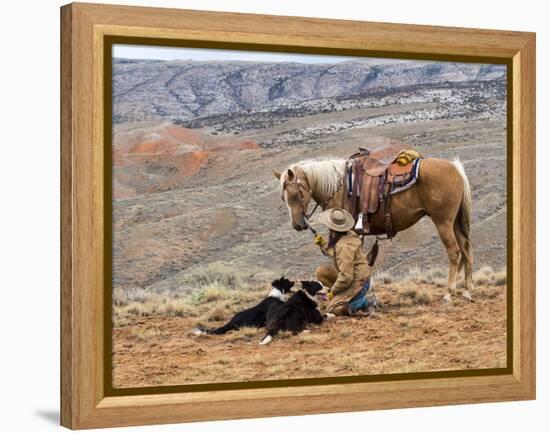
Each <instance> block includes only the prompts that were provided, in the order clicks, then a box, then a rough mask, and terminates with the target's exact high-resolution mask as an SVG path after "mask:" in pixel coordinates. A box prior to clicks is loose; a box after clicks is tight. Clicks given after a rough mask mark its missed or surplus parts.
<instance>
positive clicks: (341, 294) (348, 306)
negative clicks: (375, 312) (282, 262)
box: [315, 208, 375, 315]
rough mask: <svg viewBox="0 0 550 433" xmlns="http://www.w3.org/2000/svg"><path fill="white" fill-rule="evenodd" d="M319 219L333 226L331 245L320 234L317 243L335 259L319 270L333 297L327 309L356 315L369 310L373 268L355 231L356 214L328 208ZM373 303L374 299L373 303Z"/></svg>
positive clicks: (323, 282)
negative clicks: (371, 270) (354, 217)
mask: <svg viewBox="0 0 550 433" xmlns="http://www.w3.org/2000/svg"><path fill="white" fill-rule="evenodd" d="M319 222H320V223H322V224H324V225H325V226H326V227H328V228H329V230H330V235H329V241H328V244H326V242H325V241H324V239H323V238H322V237H320V236H317V237H316V243H317V244H318V245H320V246H321V248H322V249H323V252H324V253H325V255H327V256H329V257H331V258H332V260H333V262H332V263H327V264H323V265H321V266H319V267H318V268H317V270H316V271H315V275H316V277H317V280H319V281H320V282H321V283H322V284H323V285H324V286H325V289H323V291H324V292H326V293H327V295H328V298H329V301H328V304H327V305H326V306H325V309H326V312H327V313H332V314H335V315H354V314H356V313H357V312H358V311H360V310H368V308H369V306H370V305H369V297H367V292H368V290H369V288H370V269H369V265H368V260H367V256H366V254H365V252H364V251H363V244H362V242H361V239H359V236H357V234H356V233H355V232H353V231H351V229H352V228H353V226H354V224H355V222H354V220H353V217H352V216H351V214H350V213H349V212H347V211H346V210H344V209H340V208H334V209H328V210H326V211H324V212H323V213H322V214H321V215H320V216H319ZM325 244H326V245H325ZM373 303H375V301H374V299H371V300H370V304H373Z"/></svg>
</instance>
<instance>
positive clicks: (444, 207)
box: [273, 158, 473, 302]
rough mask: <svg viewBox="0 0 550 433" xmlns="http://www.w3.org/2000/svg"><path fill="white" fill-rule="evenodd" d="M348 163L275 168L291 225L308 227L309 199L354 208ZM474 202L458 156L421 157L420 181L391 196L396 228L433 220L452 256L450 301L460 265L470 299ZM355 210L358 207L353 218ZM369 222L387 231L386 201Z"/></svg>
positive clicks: (372, 231) (322, 162) (324, 205)
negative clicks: (346, 179) (347, 178)
mask: <svg viewBox="0 0 550 433" xmlns="http://www.w3.org/2000/svg"><path fill="white" fill-rule="evenodd" d="M345 166H346V160H345V159H322V160H305V161H301V162H298V163H296V164H292V165H291V166H290V167H288V168H287V169H286V170H285V171H284V172H283V173H282V174H281V173H278V172H276V171H273V173H274V175H275V177H277V179H278V180H279V182H280V187H281V198H282V200H283V201H284V202H285V203H286V205H287V207H288V212H289V215H290V225H291V227H292V228H293V229H295V230H297V231H301V230H306V229H307V228H308V227H309V225H308V221H307V217H306V215H307V209H308V205H309V203H310V201H311V200H313V201H315V202H316V203H317V204H319V206H321V207H322V208H323V210H325V209H331V208H334V207H344V208H345V209H347V210H348V211H350V212H351V210H352V208H353V206H352V202H351V200H352V197H349V196H348V194H347V193H346V192H345V190H344V187H343V186H344V180H343V178H344V174H345ZM356 199H357V198H356ZM471 207H472V201H471V193H470V185H469V183H468V178H467V177H466V173H465V172H464V167H463V166H462V163H461V162H460V161H459V160H458V159H457V160H455V161H454V162H450V161H447V160H443V159H437V158H425V159H423V160H422V161H421V162H420V170H419V180H418V182H417V183H416V184H415V185H414V186H412V187H411V188H410V189H408V190H406V191H403V192H400V193H398V194H395V195H393V196H392V198H391V221H392V225H393V230H394V231H395V232H396V233H397V232H400V231H402V230H405V229H407V228H409V227H411V226H412V225H413V224H415V223H417V222H418V221H419V220H420V219H421V218H422V217H424V216H425V215H428V216H429V217H430V218H431V219H432V221H433V222H434V224H435V226H436V228H437V231H438V233H439V237H440V238H441V240H442V242H443V244H444V246H445V249H446V250H447V255H448V256H449V264H450V265H449V280H448V286H447V289H448V291H447V293H446V294H445V298H444V300H445V301H447V302H448V301H450V300H451V294H454V292H455V289H456V278H457V273H458V271H459V270H460V269H461V268H462V267H464V277H465V278H464V284H465V290H464V291H463V292H462V296H464V297H465V298H466V299H468V300H471V296H470V290H471V288H472V262H473V254H472V245H471V241H470V222H471V216H470V215H471ZM355 208H359V206H355ZM357 216H358V215H357V211H356V212H355V215H354V218H356V219H357ZM369 222H370V234H382V233H385V218H384V211H383V209H382V206H380V207H379V209H378V211H377V212H376V213H375V214H373V215H370V218H369Z"/></svg>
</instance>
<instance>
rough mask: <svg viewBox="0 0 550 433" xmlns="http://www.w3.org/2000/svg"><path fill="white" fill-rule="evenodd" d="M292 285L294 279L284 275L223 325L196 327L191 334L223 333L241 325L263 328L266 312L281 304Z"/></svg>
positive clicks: (286, 297)
mask: <svg viewBox="0 0 550 433" xmlns="http://www.w3.org/2000/svg"><path fill="white" fill-rule="evenodd" d="M293 286H294V281H290V280H288V279H286V278H285V277H284V276H282V277H281V278H279V279H278V280H274V281H273V282H272V283H271V287H273V289H272V290H271V292H270V293H269V295H268V296H267V297H266V298H265V299H263V300H262V301H261V302H260V303H259V304H257V305H256V306H254V307H252V308H248V309H247V310H244V311H240V312H238V313H237V314H235V315H234V316H233V318H232V319H231V320H230V321H229V322H227V323H226V324H225V325H223V326H221V327H219V328H215V329H205V328H196V329H194V330H193V334H195V335H201V334H216V335H220V334H225V333H226V332H229V331H234V330H237V329H239V328H242V327H243V326H252V327H256V328H263V327H264V326H265V324H266V320H267V315H268V313H269V312H270V311H271V310H272V309H273V308H275V307H277V306H279V305H283V304H284V303H285V301H286V300H287V299H288V296H289V293H290V289H292V287H293Z"/></svg>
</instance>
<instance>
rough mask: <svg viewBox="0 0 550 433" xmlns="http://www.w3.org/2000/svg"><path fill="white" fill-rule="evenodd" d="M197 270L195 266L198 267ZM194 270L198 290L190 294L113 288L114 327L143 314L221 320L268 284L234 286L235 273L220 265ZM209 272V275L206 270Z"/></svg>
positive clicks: (252, 300)
mask: <svg viewBox="0 0 550 433" xmlns="http://www.w3.org/2000/svg"><path fill="white" fill-rule="evenodd" d="M197 269H198V268H197ZM197 269H195V271H194V274H193V277H192V278H193V279H194V281H196V284H197V290H195V291H194V292H193V293H192V294H188V293H187V292H185V291H182V293H181V294H180V293H149V292H146V291H144V290H141V289H128V290H124V289H122V288H119V287H118V288H115V290H114V291H113V326H114V327H119V326H127V325H131V324H132V323H134V322H135V321H136V320H138V319H140V318H146V317H157V316H158V317H193V318H196V320H197V324H201V323H204V322H213V321H221V320H224V319H227V318H229V317H230V316H231V315H233V314H234V313H235V312H237V311H239V310H242V309H244V308H248V307H249V306H251V305H253V304H254V303H255V302H257V301H258V299H260V298H261V297H262V296H265V294H266V293H267V292H268V291H269V287H268V286H267V285H266V286H265V287H251V286H247V285H244V284H243V285H241V286H238V287H237V286H236V284H237V283H238V282H239V281H240V279H239V277H238V275H236V274H235V272H233V271H230V270H225V271H224V270H222V268H221V267H214V271H212V266H210V265H209V266H206V267H205V270H203V271H202V272H199V271H198V270H197ZM209 271H212V272H213V273H212V275H211V276H210V277H208V272H209ZM189 278H191V277H189Z"/></svg>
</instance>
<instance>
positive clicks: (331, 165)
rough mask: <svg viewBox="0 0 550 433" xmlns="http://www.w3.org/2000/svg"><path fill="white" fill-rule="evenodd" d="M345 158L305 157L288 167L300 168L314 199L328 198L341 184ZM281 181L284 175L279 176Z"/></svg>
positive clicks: (292, 168)
mask: <svg viewBox="0 0 550 433" xmlns="http://www.w3.org/2000/svg"><path fill="white" fill-rule="evenodd" d="M345 166H346V160H345V159H341V158H322V159H321V158H319V159H306V160H303V161H300V162H297V163H294V164H291V165H290V166H289V167H288V168H289V169H291V170H295V169H297V168H299V169H301V170H302V171H303V173H304V175H305V177H306V180H307V182H308V184H309V187H310V188H311V192H312V194H313V197H314V198H315V199H316V200H326V199H328V198H330V197H331V196H332V195H334V193H335V192H336V191H338V190H339V189H340V188H341V186H342V181H343V177H344V171H345ZM281 178H282V179H281V182H283V181H284V176H281Z"/></svg>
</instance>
